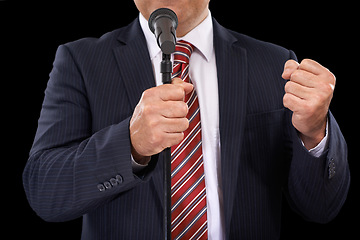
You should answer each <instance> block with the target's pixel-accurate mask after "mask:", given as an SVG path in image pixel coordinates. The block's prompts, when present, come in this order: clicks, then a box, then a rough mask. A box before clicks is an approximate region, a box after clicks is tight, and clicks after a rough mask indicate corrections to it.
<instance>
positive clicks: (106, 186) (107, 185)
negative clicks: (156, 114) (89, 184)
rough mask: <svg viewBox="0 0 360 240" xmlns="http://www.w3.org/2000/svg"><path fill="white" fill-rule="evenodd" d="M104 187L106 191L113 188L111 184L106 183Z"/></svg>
mask: <svg viewBox="0 0 360 240" xmlns="http://www.w3.org/2000/svg"><path fill="white" fill-rule="evenodd" d="M104 186H105V188H106V189H111V188H112V186H111V184H110V183H109V182H104Z"/></svg>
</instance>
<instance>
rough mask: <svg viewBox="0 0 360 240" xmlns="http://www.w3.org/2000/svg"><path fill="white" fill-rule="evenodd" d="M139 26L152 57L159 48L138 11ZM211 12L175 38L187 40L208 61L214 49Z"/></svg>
mask: <svg viewBox="0 0 360 240" xmlns="http://www.w3.org/2000/svg"><path fill="white" fill-rule="evenodd" d="M139 15H140V16H139V19H140V26H141V28H142V30H143V32H144V35H145V39H146V43H147V46H148V49H149V54H150V58H151V59H153V58H154V57H155V56H156V55H158V54H159V53H160V52H161V50H160V48H159V46H158V45H157V42H156V39H155V37H154V34H153V33H152V32H151V31H150V29H149V27H148V21H147V20H146V19H145V17H144V16H143V15H142V14H141V13H140V14H139ZM211 19H212V18H211V13H210V10H209V14H208V16H207V17H206V18H205V19H204V21H202V22H201V23H200V24H199V25H198V26H196V27H195V28H194V29H193V30H191V31H190V32H189V33H188V34H186V35H185V36H183V37H181V38H178V39H177V40H184V41H188V42H190V43H191V44H193V45H194V46H195V48H196V49H195V51H199V52H200V53H201V54H202V55H203V56H204V57H205V59H206V61H210V58H211V56H212V53H213V51H214V44H213V23H212V20H211Z"/></svg>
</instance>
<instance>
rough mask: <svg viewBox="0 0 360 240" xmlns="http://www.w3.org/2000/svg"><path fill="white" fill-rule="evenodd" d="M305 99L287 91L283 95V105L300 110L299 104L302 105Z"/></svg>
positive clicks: (293, 109) (295, 110)
mask: <svg viewBox="0 0 360 240" xmlns="http://www.w3.org/2000/svg"><path fill="white" fill-rule="evenodd" d="M303 101H304V100H302V99H301V98H299V97H297V96H295V95H293V94H291V93H285V95H284V97H283V105H284V107H286V108H288V109H290V110H291V111H293V112H297V111H298V106H301V104H302V103H303Z"/></svg>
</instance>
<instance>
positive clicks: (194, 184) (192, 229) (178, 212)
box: [171, 41, 207, 239]
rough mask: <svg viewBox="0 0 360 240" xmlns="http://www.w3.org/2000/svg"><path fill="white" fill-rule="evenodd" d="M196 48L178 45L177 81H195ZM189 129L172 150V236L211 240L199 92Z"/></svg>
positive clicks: (192, 99)
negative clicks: (192, 58) (192, 69)
mask: <svg viewBox="0 0 360 240" xmlns="http://www.w3.org/2000/svg"><path fill="white" fill-rule="evenodd" d="M192 52H193V46H192V45H191V44H190V43H187V42H185V41H179V42H177V44H176V48H175V52H174V67H173V78H174V77H179V78H181V79H182V80H183V81H185V82H191V80H190V77H189V59H190V56H191V53H192ZM185 102H186V103H187V105H188V107H189V112H188V114H187V118H188V119H189V128H188V129H187V130H186V131H185V132H184V139H183V140H182V142H180V143H179V144H178V145H176V146H173V147H172V148H171V237H172V239H207V213H206V190H205V175H204V166H203V155H202V141H201V122H200V109H199V102H198V98H197V94H196V91H195V89H193V91H192V92H191V93H190V94H188V95H186V97H185Z"/></svg>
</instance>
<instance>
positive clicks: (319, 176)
mask: <svg viewBox="0 0 360 240" xmlns="http://www.w3.org/2000/svg"><path fill="white" fill-rule="evenodd" d="M328 119H329V131H328V134H329V136H328V137H329V148H328V149H327V150H326V151H325V152H324V153H323V154H322V155H321V156H320V157H318V158H317V157H313V156H312V155H311V154H310V153H309V152H308V151H307V149H305V147H304V146H303V145H302V143H301V140H300V138H299V137H298V134H297V132H296V130H295V129H294V128H293V131H292V136H293V137H292V138H293V141H292V142H293V147H292V148H293V154H292V162H291V165H290V172H289V178H288V189H287V198H288V201H289V203H290V206H291V207H292V208H293V209H294V210H295V211H296V212H298V213H299V214H300V215H302V216H303V218H305V219H307V220H309V221H314V222H319V223H327V222H329V221H331V220H332V219H333V218H334V217H336V215H337V214H338V212H339V211H340V209H341V207H342V206H343V204H344V202H345V200H346V197H347V193H348V190H349V185H350V172H349V166H348V162H347V145H346V142H345V139H344V137H343V135H342V133H341V131H340V128H339V126H338V124H337V123H336V120H335V118H334V117H333V115H332V114H331V112H329V114H328Z"/></svg>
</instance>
